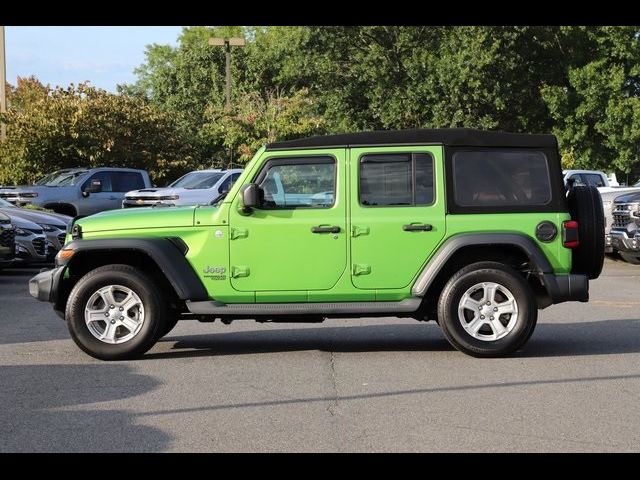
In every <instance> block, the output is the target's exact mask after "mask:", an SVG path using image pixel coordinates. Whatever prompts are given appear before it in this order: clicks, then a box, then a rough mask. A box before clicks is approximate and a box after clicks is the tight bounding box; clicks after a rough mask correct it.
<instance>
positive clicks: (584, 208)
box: [567, 186, 604, 280]
mask: <svg viewBox="0 0 640 480" xmlns="http://www.w3.org/2000/svg"><path fill="white" fill-rule="evenodd" d="M567 201H568V204H569V213H570V214H571V219H572V220H575V221H577V222H578V241H579V245H578V248H574V249H573V251H572V252H573V253H572V255H573V261H572V263H573V266H572V268H571V272H572V273H577V274H583V275H587V277H589V278H590V279H591V280H593V279H594V278H598V276H600V273H601V272H602V266H603V264H604V210H603V208H602V198H601V197H600V192H598V189H597V188H596V187H591V186H579V187H574V188H572V189H571V190H570V191H569V195H568V196H567Z"/></svg>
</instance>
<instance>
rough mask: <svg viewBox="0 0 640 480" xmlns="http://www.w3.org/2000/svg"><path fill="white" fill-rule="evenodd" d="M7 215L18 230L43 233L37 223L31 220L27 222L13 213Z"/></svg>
mask: <svg viewBox="0 0 640 480" xmlns="http://www.w3.org/2000/svg"><path fill="white" fill-rule="evenodd" d="M6 215H7V216H8V217H9V218H10V219H11V223H13V225H14V226H15V227H17V228H28V229H29V230H40V231H41V233H42V227H41V226H40V225H38V224H37V223H34V222H30V221H29V220H25V219H24V218H22V217H18V216H17V215H13V214H11V213H8V212H6Z"/></svg>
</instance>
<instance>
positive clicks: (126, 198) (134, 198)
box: [125, 197, 162, 202]
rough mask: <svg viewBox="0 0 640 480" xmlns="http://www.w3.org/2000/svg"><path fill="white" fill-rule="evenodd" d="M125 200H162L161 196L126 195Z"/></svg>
mask: <svg viewBox="0 0 640 480" xmlns="http://www.w3.org/2000/svg"><path fill="white" fill-rule="evenodd" d="M125 200H128V201H130V202H137V201H138V200H142V201H143V202H159V201H161V200H162V198H161V197H125Z"/></svg>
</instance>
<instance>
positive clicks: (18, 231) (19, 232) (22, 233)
mask: <svg viewBox="0 0 640 480" xmlns="http://www.w3.org/2000/svg"><path fill="white" fill-rule="evenodd" d="M29 235H31V232H29V231H27V230H23V229H21V228H16V237H28V236H29Z"/></svg>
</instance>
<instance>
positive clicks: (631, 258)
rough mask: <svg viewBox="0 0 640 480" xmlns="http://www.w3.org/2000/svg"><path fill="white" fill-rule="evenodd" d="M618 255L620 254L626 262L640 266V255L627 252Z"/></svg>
mask: <svg viewBox="0 0 640 480" xmlns="http://www.w3.org/2000/svg"><path fill="white" fill-rule="evenodd" d="M618 253H620V257H622V259H623V260H624V261H625V262H629V263H630V264H632V265H640V255H633V254H631V253H625V252H618Z"/></svg>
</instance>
